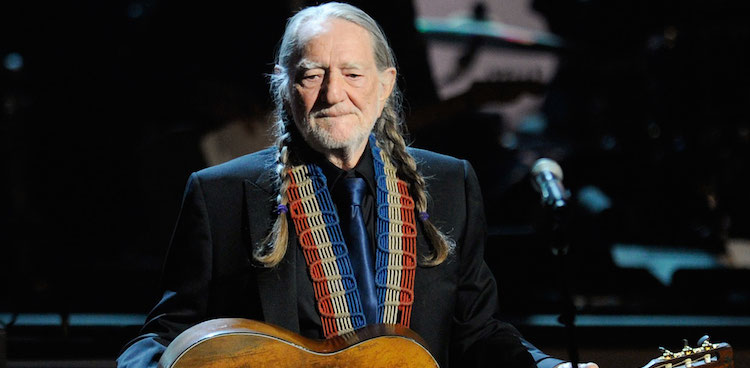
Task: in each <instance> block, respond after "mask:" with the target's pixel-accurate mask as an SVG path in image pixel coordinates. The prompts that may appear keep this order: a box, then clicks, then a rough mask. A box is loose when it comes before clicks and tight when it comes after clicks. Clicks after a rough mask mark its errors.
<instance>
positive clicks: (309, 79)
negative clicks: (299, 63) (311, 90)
mask: <svg viewBox="0 0 750 368" xmlns="http://www.w3.org/2000/svg"><path fill="white" fill-rule="evenodd" d="M321 80H323V76H322V75H320V74H310V75H303V76H302V81H301V82H302V84H304V85H306V86H310V85H315V84H319V83H320V81H321Z"/></svg>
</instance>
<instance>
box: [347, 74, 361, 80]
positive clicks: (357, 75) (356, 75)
mask: <svg viewBox="0 0 750 368" xmlns="http://www.w3.org/2000/svg"><path fill="white" fill-rule="evenodd" d="M346 76H347V77H349V78H352V79H357V78H360V77H362V74H354V73H349V74H347V75H346Z"/></svg>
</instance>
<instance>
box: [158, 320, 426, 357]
mask: <svg viewBox="0 0 750 368" xmlns="http://www.w3.org/2000/svg"><path fill="white" fill-rule="evenodd" d="M159 367H161V368H192V367H196V368H197V367H202V368H219V367H221V368H234V367H243V368H247V367H282V368H283V367H289V368H291V367H384V368H385V367H404V368H412V367H414V368H416V367H438V363H437V361H436V360H435V358H434V357H433V356H432V355H431V354H430V352H429V351H428V350H427V348H426V344H425V342H424V340H422V338H421V337H420V336H419V335H417V333H416V332H414V331H412V330H410V329H408V328H406V327H403V326H400V325H385V324H378V325H368V326H365V327H364V328H362V329H359V330H357V331H354V332H352V333H349V334H346V335H343V336H339V337H335V338H332V339H327V340H314V339H308V338H305V337H302V336H300V335H297V334H295V333H293V332H291V331H288V330H285V329H283V328H281V327H278V326H274V325H271V324H268V323H263V322H258V321H253V320H248V319H241V318H220V319H213V320H209V321H206V322H202V323H199V324H197V325H195V326H193V327H191V328H188V329H187V330H185V331H183V332H182V333H181V334H180V335H178V336H177V338H175V340H174V341H172V343H170V344H169V346H168V347H167V350H166V351H165V352H164V355H162V357H161V359H160V360H159Z"/></svg>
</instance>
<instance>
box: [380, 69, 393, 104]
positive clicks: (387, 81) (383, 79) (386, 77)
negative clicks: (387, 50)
mask: <svg viewBox="0 0 750 368" xmlns="http://www.w3.org/2000/svg"><path fill="white" fill-rule="evenodd" d="M395 84H396V68H394V67H390V68H388V69H386V70H383V71H382V72H380V87H381V88H382V91H383V94H382V95H381V96H380V101H385V100H387V99H388V97H390V96H391V92H393V86H394V85H395Z"/></svg>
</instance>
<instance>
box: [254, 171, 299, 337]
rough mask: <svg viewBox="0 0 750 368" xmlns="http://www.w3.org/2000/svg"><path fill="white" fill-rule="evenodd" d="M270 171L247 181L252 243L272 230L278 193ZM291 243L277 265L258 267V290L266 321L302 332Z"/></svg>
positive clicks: (255, 242) (292, 243)
mask: <svg viewBox="0 0 750 368" xmlns="http://www.w3.org/2000/svg"><path fill="white" fill-rule="evenodd" d="M271 172H272V171H271V170H266V171H264V172H263V173H262V174H261V175H260V177H259V178H258V179H257V180H255V181H252V180H245V203H246V208H247V217H246V218H247V223H246V225H245V226H247V228H248V230H249V234H250V236H249V238H250V244H252V246H253V247H254V246H257V245H258V244H260V242H262V241H263V239H264V238H265V236H266V235H267V234H268V233H269V231H270V230H271V226H272V225H273V220H274V216H275V200H274V198H275V193H273V189H272V187H273V185H272V178H271V175H270V173H271ZM289 239H290V242H289V245H288V248H287V252H286V255H285V256H284V260H282V261H281V263H280V264H279V265H278V266H276V267H274V268H264V267H260V266H258V267H255V269H254V271H255V274H256V279H257V280H258V293H259V296H260V303H261V307H262V309H263V318H264V320H265V322H268V323H272V324H275V325H278V326H281V327H284V328H286V329H288V330H291V331H294V332H299V316H298V313H297V283H296V277H295V268H296V267H295V266H296V262H295V259H296V257H294V255H295V252H294V249H295V248H294V247H296V246H297V245H296V244H295V242H294V241H293V240H292V239H296V237H294V236H291V234H290V236H289Z"/></svg>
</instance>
